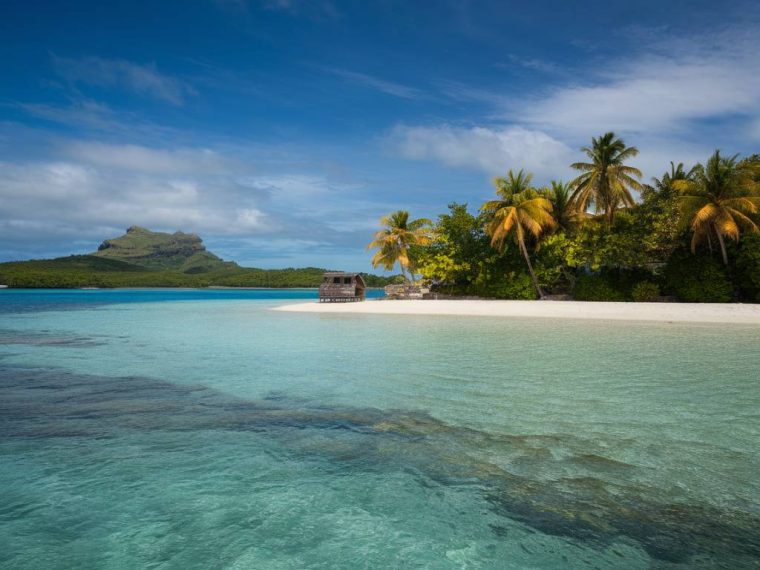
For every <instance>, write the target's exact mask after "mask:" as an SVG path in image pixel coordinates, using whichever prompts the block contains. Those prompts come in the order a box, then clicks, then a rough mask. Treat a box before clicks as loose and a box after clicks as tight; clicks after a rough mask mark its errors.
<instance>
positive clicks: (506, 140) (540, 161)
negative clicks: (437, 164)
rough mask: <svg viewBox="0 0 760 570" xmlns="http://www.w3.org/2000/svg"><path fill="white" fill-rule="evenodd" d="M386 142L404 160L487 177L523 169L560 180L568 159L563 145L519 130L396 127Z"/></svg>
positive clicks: (541, 135) (569, 152)
mask: <svg viewBox="0 0 760 570" xmlns="http://www.w3.org/2000/svg"><path fill="white" fill-rule="evenodd" d="M390 142H391V144H393V145H394V147H396V148H397V149H398V150H399V151H400V152H401V154H402V156H404V157H406V158H410V159H415V160H422V159H433V160H439V161H441V162H443V163H444V164H447V165H449V166H458V167H468V168H478V169H481V170H483V171H485V172H487V173H488V174H491V175H500V174H503V173H504V172H506V170H507V169H509V168H518V169H519V168H525V169H527V170H529V171H532V172H536V173H539V174H540V175H542V176H546V177H555V176H561V175H563V174H564V173H565V172H566V170H567V164H569V161H570V157H571V155H572V149H570V148H569V147H568V146H567V145H565V144H564V143H562V142H560V141H558V140H556V139H555V138H552V137H551V136H549V135H547V134H546V133H544V132H541V131H537V130H528V129H525V128H522V127H503V128H486V127H470V128H461V127H453V126H450V125H440V126H435V127H408V126H399V127H396V128H395V129H394V130H393V132H392V133H391V137H390Z"/></svg>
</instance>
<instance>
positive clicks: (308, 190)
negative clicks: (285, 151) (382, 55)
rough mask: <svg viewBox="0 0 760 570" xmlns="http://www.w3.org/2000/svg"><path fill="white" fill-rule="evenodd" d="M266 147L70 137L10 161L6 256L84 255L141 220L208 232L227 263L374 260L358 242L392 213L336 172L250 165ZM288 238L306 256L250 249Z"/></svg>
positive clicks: (3, 201) (1, 172) (1, 167)
mask: <svg viewBox="0 0 760 570" xmlns="http://www.w3.org/2000/svg"><path fill="white" fill-rule="evenodd" d="M257 151H258V149H253V150H252V149H213V150H212V149H208V148H194V147H182V148H152V147H147V146H139V145H117V144H108V143H105V142H101V141H80V140H70V141H62V142H60V144H59V145H58V146H57V147H54V153H53V155H52V156H46V157H45V158H40V159H38V160H28V161H25V162H24V161H15V162H0V243H2V244H3V248H2V254H1V255H2V256H3V258H5V259H9V258H11V259H12V258H25V257H29V256H32V255H42V256H50V255H63V254H68V253H72V252H80V253H84V252H87V251H93V250H94V249H95V248H96V247H97V245H98V243H100V241H101V240H103V239H104V238H107V237H112V236H116V235H119V234H121V233H122V232H123V231H124V229H125V228H127V227H129V226H131V225H141V226H145V227H148V228H151V229H154V230H160V231H176V230H183V231H190V232H195V233H198V234H200V235H201V236H203V237H204V239H205V240H206V242H207V244H208V246H209V248H211V249H212V250H214V251H216V252H217V253H220V254H221V255H222V256H223V257H228V258H231V259H234V260H236V261H240V262H244V263H248V264H252V265H262V264H263V265H267V264H269V265H270V266H271V265H273V264H274V265H277V264H280V265H282V264H285V265H299V264H301V265H302V264H303V263H304V261H303V260H301V261H298V262H296V261H294V259H293V257H297V256H299V255H300V256H307V257H308V258H309V261H306V263H312V264H313V263H317V261H315V259H318V258H319V256H320V255H321V256H327V257H330V258H332V257H333V254H332V253H331V252H339V253H338V254H337V255H338V256H340V255H346V256H347V257H346V259H348V258H349V257H350V258H352V259H353V260H354V261H353V264H355V263H356V259H357V257H362V258H364V257H366V256H364V254H363V250H362V249H361V247H360V246H361V245H363V244H364V242H365V241H366V239H367V236H368V235H370V234H371V232H372V231H373V230H374V229H375V228H374V226H375V225H376V223H377V218H378V217H379V215H380V214H382V213H383V212H385V211H388V210H389V209H390V206H388V205H386V204H378V202H375V201H373V199H372V198H371V197H370V194H369V192H368V191H367V190H366V188H364V187H363V186H362V185H360V184H356V183H353V184H348V183H346V182H336V181H334V180H332V179H331V177H330V175H329V174H326V173H317V172H303V173H298V172H293V171H290V172H288V170H290V169H291V168H295V167H294V166H292V165H287V164H286V165H282V164H280V165H279V168H280V170H281V171H280V172H274V171H267V170H264V169H263V168H262V167H261V166H259V165H256V161H255V160H254V159H252V158H251V157H252V155H251V153H253V154H254V155H255V154H256V152H257ZM251 240H253V241H251ZM288 240H291V241H293V240H296V241H299V242H300V243H301V247H300V249H299V247H297V246H296V245H293V247H292V248H286V249H283V250H281V251H280V253H279V255H277V256H276V257H272V258H271V259H262V258H261V256H265V254H266V255H270V254H271V255H274V252H270V249H271V248H269V247H263V248H260V251H259V250H257V249H254V250H252V251H251V250H246V249H245V244H246V243H254V242H255V243H256V244H259V245H260V244H266V243H271V244H275V243H278V244H281V245H282V244H285V243H286V242H288ZM288 243H289V242H288ZM304 243H308V244H309V247H303V244H304ZM217 244H221V245H220V247H217ZM225 244H226V245H225ZM235 244H237V245H235ZM357 244H359V245H357ZM275 249H276V248H275ZM304 251H308V252H309V253H308V254H304ZM267 252H269V253H267ZM347 252H350V253H347ZM289 256H290V261H287V262H285V261H283V260H285V259H287V258H288V257H289Z"/></svg>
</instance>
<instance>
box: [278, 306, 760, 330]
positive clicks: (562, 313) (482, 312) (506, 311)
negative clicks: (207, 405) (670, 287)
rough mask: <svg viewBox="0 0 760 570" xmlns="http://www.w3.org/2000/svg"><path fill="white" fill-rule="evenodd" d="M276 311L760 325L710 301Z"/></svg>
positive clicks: (752, 311) (758, 311)
mask: <svg viewBox="0 0 760 570" xmlns="http://www.w3.org/2000/svg"><path fill="white" fill-rule="evenodd" d="M275 310H277V311H292V312H300V313H322V314H373V315H456V316H479V317H531V318H549V319H599V320H621V321H657V322H692V323H736V324H758V325H760V305H746V304H739V303H733V304H728V303H727V304H717V303H715V304H711V303H590V302H583V301H486V300H483V301H479V300H445V301H433V300H426V301H389V300H368V301H365V302H363V303H318V302H317V301H312V302H308V303H295V304H288V305H283V306H280V307H276V308H275Z"/></svg>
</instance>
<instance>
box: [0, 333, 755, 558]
mask: <svg viewBox="0 0 760 570" xmlns="http://www.w3.org/2000/svg"><path fill="white" fill-rule="evenodd" d="M0 338H1V337H0ZM34 338H37V337H34ZM34 338H32V339H31V341H34ZM40 338H44V335H42V336H41V337H40ZM27 340H28V341H29V340H30V339H27ZM38 340H39V339H38ZM59 340H61V339H59ZM70 340H71V339H70ZM73 341H74V342H76V341H75V340H73ZM82 341H83V342H86V340H85V339H82ZM39 342H42V340H39ZM0 394H2V398H0V444H2V445H3V446H6V445H18V444H20V442H21V444H23V445H26V446H35V445H37V446H44V445H55V441H57V440H58V439H60V438H67V439H81V440H87V441H99V440H102V441H103V442H104V443H103V445H105V444H106V443H107V442H108V441H109V440H114V439H119V438H127V437H129V436H130V434H135V433H136V434H140V433H156V432H181V433H185V434H186V439H188V440H189V441H192V438H194V437H199V438H200V437H201V436H200V435H199V434H201V433H204V432H206V431H208V430H213V431H218V432H234V433H238V434H246V433H250V434H251V436H254V435H255V436H256V437H264V438H267V439H270V440H272V441H275V442H276V443H277V445H278V446H280V447H281V448H282V449H283V450H284V453H286V454H287V456H288V457H289V458H291V459H293V458H319V459H320V460H324V461H326V462H327V463H328V464H329V465H330V466H332V468H333V470H334V471H333V476H334V477H341V476H356V475H357V474H360V473H381V474H386V475H388V474H393V473H413V474H416V475H418V482H419V484H420V485H425V484H430V482H433V483H435V484H438V485H442V486H444V487H462V488H470V489H473V490H475V491H477V493H479V494H480V495H481V496H482V497H484V498H485V500H486V501H487V503H488V504H489V505H490V508H491V510H492V512H493V513H495V514H496V515H498V516H500V517H503V518H504V521H505V523H506V522H508V521H518V522H520V523H522V524H524V525H527V526H528V527H529V528H532V529H535V530H536V531H539V532H540V533H543V534H546V535H553V536H561V537H565V538H567V539H569V540H572V541H577V542H579V543H583V544H587V545H593V546H595V547H596V548H600V549H601V548H605V547H609V546H610V545H611V544H619V543H620V542H621V541H622V542H623V543H626V542H627V543H632V544H636V545H638V546H640V547H641V548H643V549H644V550H645V551H646V553H647V554H648V555H649V556H650V557H651V559H653V560H654V561H659V562H658V563H662V564H666V563H680V564H683V565H684V567H695V566H704V567H711V568H712V567H723V568H740V567H754V566H753V564H754V565H756V564H757V563H758V560H760V517H758V515H757V514H756V513H752V512H749V511H743V510H741V509H738V508H733V507H732V508H728V507H726V508H719V507H716V506H711V505H699V504H686V503H683V502H680V501H675V500H673V499H672V498H671V497H668V496H666V495H664V494H663V493H662V491H659V490H658V489H654V488H652V487H651V486H647V485H642V484H639V483H637V482H636V481H637V479H638V477H637V472H638V470H639V469H641V467H636V466H633V465H629V464H626V463H624V462H620V461H616V460H613V459H610V458H607V457H604V456H603V455H602V454H599V453H596V452H594V453H590V452H588V450H589V448H590V445H586V444H585V442H583V441H582V440H578V439H577V438H573V437H572V436H562V435H541V436H533V435H512V436H508V435H497V434H490V433H486V432H483V431H479V430H475V429H468V428H464V427H457V426H453V425H448V424H446V423H444V422H442V421H439V420H437V419H435V418H433V417H431V416H430V415H427V414H425V413H416V412H410V411H393V410H379V409H373V408H351V407H340V406H325V407H315V406H313V405H307V404H305V403H304V402H301V401H298V400H293V399H290V398H288V397H287V395H286V394H284V393H282V392H272V393H271V394H270V395H269V396H268V397H266V398H264V399H261V400H257V401H247V400H244V399H238V398H234V397H231V396H228V395H225V394H222V393H220V392H217V391H214V390H211V389H209V388H206V387H203V386H188V385H176V384H172V383H168V382H164V381H161V380H156V379H150V378H142V377H122V378H110V377H99V376H88V375H82V374H73V373H68V372H66V371H62V370H58V369H32V368H23V367H14V368H10V367H5V368H1V369H0ZM196 434H198V435H196ZM566 440H573V441H566ZM0 449H5V447H2V448H0ZM558 449H563V450H565V452H563V453H561V454H558V453H557V450H558ZM569 449H572V450H576V451H575V452H574V453H567V450H569ZM203 453H204V449H203V447H202V446H199V448H198V454H199V455H198V459H199V461H200V462H202V459H203ZM81 461H82V462H86V461H87V458H86V457H82V458H81ZM52 471H54V469H52ZM531 473H543V474H545V475H544V476H541V477H537V476H529V475H528V474H531ZM546 474H548V475H546ZM220 476H221V474H220ZM88 484H90V485H92V484H93V482H92V481H89V482H88ZM27 508H29V507H28V506H27V505H24V504H23V503H15V504H13V505H12V508H7V509H5V510H0V526H1V525H2V523H3V522H8V521H10V520H11V519H13V518H18V517H20V516H24V515H25V513H26V511H25V509H27ZM490 528H491V529H492V532H493V534H494V537H496V538H497V539H499V540H508V539H509V537H508V536H507V535H508V533H509V530H508V528H509V525H508V524H500V523H494V524H491V525H490ZM523 548H525V547H523ZM614 552H618V551H617V550H615V549H614V548H613V553H614ZM618 555H619V556H624V554H623V553H618ZM0 561H2V558H1V557H0Z"/></svg>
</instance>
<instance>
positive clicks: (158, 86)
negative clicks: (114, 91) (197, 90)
mask: <svg viewBox="0 0 760 570" xmlns="http://www.w3.org/2000/svg"><path fill="white" fill-rule="evenodd" d="M53 68H54V69H55V71H56V73H58V75H60V76H61V77H63V78H64V79H66V80H67V81H69V82H71V83H72V84H78V83H80V84H86V85H94V86H97V87H108V88H121V89H126V90H128V91H132V92H133V93H136V94H137V95H141V96H148V97H152V98H154V99H160V100H162V101H166V102H168V103H172V104H174V105H181V104H182V102H183V100H184V98H185V97H186V96H187V95H191V94H193V93H194V91H193V89H192V88H191V87H190V86H189V85H188V84H187V83H185V82H184V81H182V80H180V79H176V78H173V77H170V76H168V75H165V74H162V73H160V72H159V71H158V69H157V68H156V65H155V64H154V63H148V64H144V65H141V64H138V63H133V62H130V61H125V60H122V59H104V58H100V57H85V58H81V59H73V58H67V57H59V56H55V55H54V56H53Z"/></svg>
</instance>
